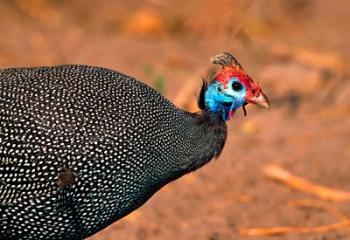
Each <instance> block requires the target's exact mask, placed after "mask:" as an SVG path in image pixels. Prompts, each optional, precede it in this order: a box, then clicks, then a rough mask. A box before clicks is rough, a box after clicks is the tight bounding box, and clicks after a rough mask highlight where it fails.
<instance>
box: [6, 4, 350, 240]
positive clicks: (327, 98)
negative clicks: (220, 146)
mask: <svg viewBox="0 0 350 240" xmlns="http://www.w3.org/2000/svg"><path fill="white" fill-rule="evenodd" d="M0 4H1V7H0V31H1V37H0V66H1V68H6V67H15V66H38V65H57V64H68V63H79V64H89V65H97V66H104V67H108V68H112V69H115V70H118V71H121V72H124V73H127V74H129V75H132V76H135V77H136V78H138V79H140V80H142V81H144V82H146V83H147V84H149V85H151V86H153V87H154V88H156V89H157V90H158V91H160V92H161V93H162V94H164V95H165V96H166V97H167V98H169V99H170V100H171V101H173V102H174V103H175V104H176V105H178V106H179V107H183V108H186V109H188V110H192V111H196V105H195V101H196V93H198V92H199V86H200V84H201V78H202V77H203V76H205V74H206V71H207V70H208V69H209V68H210V67H212V66H211V65H212V64H211V63H210V62H209V58H210V57H212V56H214V55H215V54H217V53H220V52H222V51H229V52H231V53H233V54H234V55H235V56H236V57H237V58H238V59H239V60H240V62H241V64H242V65H243V67H244V68H245V70H246V71H247V72H248V73H249V74H250V75H251V76H252V77H253V79H254V80H255V81H257V82H259V83H260V84H261V86H262V87H263V89H264V92H265V93H266V94H267V95H268V96H269V98H270V100H271V105H272V108H271V110H270V111H262V110H260V109H257V108H256V107H254V106H249V107H248V108H249V109H248V117H243V114H242V113H241V112H238V113H237V114H236V116H235V117H234V119H232V120H231V121H229V123H228V125H229V138H228V141H227V144H226V147H225V149H224V151H223V153H222V155H221V156H220V158H219V159H218V160H214V161H212V162H211V163H210V164H208V165H207V166H205V167H204V168H202V169H200V170H199V171H196V172H195V173H192V174H190V175H187V176H185V177H183V178H181V179H179V180H177V181H176V182H173V183H171V184H169V185H167V186H165V187H164V188H163V189H162V190H161V191H160V192H158V193H157V194H156V195H155V196H154V197H153V198H152V199H151V200H150V201H149V202H147V203H146V204H145V205H144V206H143V207H141V208H140V209H139V210H137V211H136V212H134V213H132V214H131V215H129V216H127V217H126V218H124V219H123V220H121V221H118V222H116V223H115V224H113V225H111V226H110V227H108V228H106V229H105V230H104V231H102V232H100V233H98V234H96V235H94V236H92V237H91V238H89V239H90V240H98V239H106V240H108V239H126V240H128V239H130V240H138V239H194V240H196V239H208V240H221V239H270V238H271V237H270V236H268V235H271V234H272V233H273V232H272V233H271V232H268V231H269V228H271V227H299V229H298V228H296V229H295V228H294V230H293V229H292V230H290V229H291V228H288V229H289V230H287V231H280V232H278V231H277V233H279V235H278V236H274V237H273V238H272V239H314V240H316V239H317V240H318V239H319V240H321V239H322V240H326V239H350V227H349V220H348V218H347V217H350V205H349V199H350V197H349V196H350V195H347V194H349V193H347V192H346V191H347V190H348V191H350V174H349V171H350V164H349V161H350V100H349V97H350V82H349V59H350V45H349V39H350V24H349V20H350V10H349V9H350V1H348V0H337V1H332V2H330V1H326V0H289V1H283V0H270V1H266V0H265V1H264V0H261V1H260V0H255V1H254V0H192V1H185V0H171V1H165V0H163V1H162V0H148V1H146V0H144V1H136V0H129V1H115V0H99V1H96V0H95V1H92V0H84V1H83V0H76V1H68V0H52V1H45V0H11V1H10V0H0ZM271 166H272V167H271ZM277 166H278V167H282V168H283V169H284V170H283V171H284V172H283V171H282V172H281V169H280V171H277V170H278V169H277V170H276V168H277ZM271 169H272V170H271ZM271 171H272V172H273V173H271ZM276 171H277V173H276ZM287 173H291V174H293V175H295V176H298V178H295V177H293V176H292V177H290V176H289V174H287ZM274 174H275V175H277V177H276V176H275V177H273V176H272V175H274ZM286 176H287V178H288V179H287V180H285V178H286ZM281 178H283V179H284V180H283V181H282V182H281V181H280V180H281ZM303 179H305V181H307V182H303ZM272 180H275V181H272ZM276 180H277V181H276ZM298 181H299V182H298ZM300 181H301V182H300ZM305 184H306V185H305ZM308 184H309V185H308ZM315 186H316V188H315ZM317 186H318V187H319V186H326V187H327V188H326V189H322V188H321V189H319V188H317ZM318 190H319V191H321V192H322V191H323V190H324V191H326V194H328V195H327V196H328V197H327V196H326V197H325V196H323V195H322V193H320V192H319V191H318ZM339 190H341V191H343V192H339ZM327 191H328V192H327ZM340 193H341V194H344V196H345V197H344V198H337V197H334V196H338V195H337V194H340ZM329 196H331V197H329ZM344 221H345V223H344V224H340V226H338V225H337V226H335V227H334V226H333V227H334V228H332V226H331V228H326V229H323V230H322V229H318V228H317V227H320V226H321V227H322V226H326V227H327V226H328V227H329V225H332V224H333V225H334V224H337V223H339V222H340V223H343V222H344ZM346 221H348V224H347V223H346ZM257 227H258V228H261V227H264V228H267V229H263V230H264V231H262V232H260V233H256V234H252V232H249V231H248V230H249V228H257ZM300 227H302V228H304V230H305V229H309V230H308V231H301V230H300ZM244 229H245V230H246V231H245V230H244ZM247 229H248V230H247ZM275 230H276V229H275ZM282 230H283V229H282ZM274 233H276V232H274ZM249 235H256V236H255V237H252V236H249Z"/></svg>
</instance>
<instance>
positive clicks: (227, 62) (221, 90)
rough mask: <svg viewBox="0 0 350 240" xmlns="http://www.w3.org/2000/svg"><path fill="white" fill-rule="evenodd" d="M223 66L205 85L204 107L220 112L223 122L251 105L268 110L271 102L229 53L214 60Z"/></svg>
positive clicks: (203, 93) (213, 60)
mask: <svg viewBox="0 0 350 240" xmlns="http://www.w3.org/2000/svg"><path fill="white" fill-rule="evenodd" d="M212 62H213V63H215V64H220V65H222V69H221V70H220V71H218V72H217V73H216V74H215V76H214V78H213V79H212V80H211V82H210V83H208V84H204V85H205V87H203V89H202V93H201V95H203V100H204V105H205V107H206V108H208V109H209V110H210V111H211V112H220V113H221V114H222V119H223V120H225V121H226V120H228V119H230V118H231V117H233V116H234V113H235V112H236V110H237V109H238V108H240V107H242V108H243V111H244V115H246V109H245V106H246V105H247V104H249V103H252V104H257V105H259V106H261V107H264V108H268V107H269V100H268V98H267V97H266V96H265V94H264V93H263V91H262V90H261V87H260V86H259V84H258V83H256V82H254V81H253V80H252V78H251V77H250V76H249V75H248V74H246V72H245V71H244V70H243V68H242V66H241V65H240V64H239V62H238V61H237V60H236V59H235V58H234V57H233V56H232V55H231V54H229V53H222V54H219V55H217V56H215V57H214V58H213V59H212Z"/></svg>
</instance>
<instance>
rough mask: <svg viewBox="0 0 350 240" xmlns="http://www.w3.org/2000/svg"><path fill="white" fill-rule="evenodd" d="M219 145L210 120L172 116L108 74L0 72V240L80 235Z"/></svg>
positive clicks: (138, 87) (152, 94) (149, 93)
mask: <svg viewBox="0 0 350 240" xmlns="http://www.w3.org/2000/svg"><path fill="white" fill-rule="evenodd" d="M202 100H203V99H202ZM202 105H203V104H202ZM225 139H226V124H225V122H224V120H223V119H222V118H221V114H220V113H218V112H211V111H209V110H208V109H206V108H205V107H204V105H203V109H202V112H201V113H198V114H194V113H187V112H185V111H182V110H180V109H178V108H176V107H175V106H174V105H173V104H172V103H170V102H169V101H168V100H166V99H165V98H163V97H162V96H161V95H160V94H158V93H157V92H156V91H154V90H153V89H152V88H150V87H148V86H147V85H145V84H143V83H141V82H139V81H137V80H136V79H134V78H132V77H129V76H126V75H123V74H121V73H119V72H116V71H113V70H109V69H104V68H98V67H90V66H80V65H65V66H56V67H40V68H13V69H4V70H0V239H26V240H27V239H28V240H30V239H35V240H39V239H82V238H85V237H88V236H90V235H92V234H93V233H95V232H97V231H99V230H101V229H103V228H105V227H106V226H108V225H109V224H111V223H112V222H114V221H116V220H118V219H120V218H122V217H123V216H125V215H126V214H128V213H130V212H131V211H133V210H134V209H136V208H138V207H139V206H141V205H142V204H143V203H144V202H145V201H147V200H148V199H149V198H150V197H151V196H152V195H153V194H154V193H155V192H156V191H157V190H159V189H160V188H161V187H162V186H164V185H165V184H167V183H168V182H170V181H172V180H174V179H176V178H178V177H180V176H182V175H183V174H185V173H188V172H190V171H193V170H195V169H197V168H199V167H201V166H202V165H204V164H205V163H207V162H208V161H209V160H210V159H212V158H213V157H214V156H217V155H218V154H220V152H221V150H222V148H223V146H224V143H225Z"/></svg>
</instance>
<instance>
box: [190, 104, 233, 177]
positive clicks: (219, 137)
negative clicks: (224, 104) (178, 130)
mask: <svg viewBox="0 0 350 240" xmlns="http://www.w3.org/2000/svg"><path fill="white" fill-rule="evenodd" d="M188 114H189V115H190V116H191V118H192V119H193V121H194V124H195V135H194V137H193V139H192V140H193V144H194V145H196V148H197V149H198V151H195V154H194V155H193V156H191V159H190V165H189V166H188V170H189V171H194V170H196V169H198V168H200V167H202V166H203V165H205V164H206V163H208V162H209V161H210V160H211V159H212V158H214V157H215V158H217V157H219V155H220V153H221V151H222V149H223V148H224V145H225V142H226V138H227V126H226V123H225V121H224V120H223V119H222V117H221V113H219V112H216V113H214V112H211V111H209V110H207V109H205V110H202V111H201V112H199V113H188Z"/></svg>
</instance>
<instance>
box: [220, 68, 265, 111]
mask: <svg viewBox="0 0 350 240" xmlns="http://www.w3.org/2000/svg"><path fill="white" fill-rule="evenodd" d="M233 77H236V78H237V79H238V80H239V81H240V82H241V83H242V84H243V85H244V86H245V87H246V89H247V91H246V96H245V100H246V103H245V104H244V105H243V112H244V116H246V115H247V111H246V109H245V105H246V104H247V103H253V101H252V100H251V99H252V98H253V97H254V96H258V95H259V94H260V92H261V88H260V86H259V84H257V83H255V82H254V81H253V79H251V77H249V75H248V74H246V73H245V72H244V70H243V69H242V68H241V67H240V66H238V65H233V66H224V67H223V69H222V70H221V71H220V72H219V73H218V74H217V75H216V77H215V79H216V81H218V82H220V83H221V84H222V85H223V86H224V88H227V84H228V83H229V81H230V79H231V78H233ZM229 114H230V117H233V115H234V111H230V113H229Z"/></svg>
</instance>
